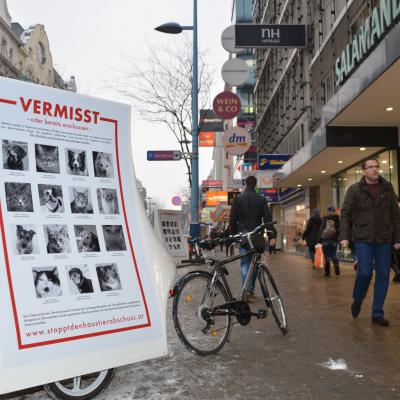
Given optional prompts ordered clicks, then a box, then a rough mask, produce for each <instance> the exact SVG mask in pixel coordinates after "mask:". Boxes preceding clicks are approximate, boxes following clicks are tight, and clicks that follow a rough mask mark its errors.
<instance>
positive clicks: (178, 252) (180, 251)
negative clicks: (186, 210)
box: [160, 214, 186, 257]
mask: <svg viewBox="0 0 400 400" xmlns="http://www.w3.org/2000/svg"><path fill="white" fill-rule="evenodd" d="M160 218H161V228H162V233H163V236H164V241H165V247H166V248H167V250H168V252H169V253H170V254H171V255H172V256H176V257H184V256H185V255H186V253H185V249H184V247H183V243H182V237H181V233H180V229H179V222H178V218H177V217H176V216H174V215H164V214H161V215H160Z"/></svg>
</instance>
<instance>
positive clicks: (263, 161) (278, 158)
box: [258, 154, 292, 169]
mask: <svg viewBox="0 0 400 400" xmlns="http://www.w3.org/2000/svg"><path fill="white" fill-rule="evenodd" d="M291 158H292V155H291V154H259V155H258V168H259V169H281V168H282V167H283V166H284V165H285V164H286V162H287V161H288V160H290V159H291Z"/></svg>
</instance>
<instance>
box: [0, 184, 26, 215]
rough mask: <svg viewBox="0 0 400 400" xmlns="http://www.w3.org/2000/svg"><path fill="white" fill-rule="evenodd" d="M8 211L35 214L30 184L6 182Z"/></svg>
mask: <svg viewBox="0 0 400 400" xmlns="http://www.w3.org/2000/svg"><path fill="white" fill-rule="evenodd" d="M4 186H5V189H6V202H7V210H8V211H22V212H33V201H32V189H31V184H30V183H17V182H5V183H4Z"/></svg>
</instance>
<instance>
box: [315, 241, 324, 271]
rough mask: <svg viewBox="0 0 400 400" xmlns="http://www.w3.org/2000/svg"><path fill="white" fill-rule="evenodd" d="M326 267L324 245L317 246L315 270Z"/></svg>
mask: <svg viewBox="0 0 400 400" xmlns="http://www.w3.org/2000/svg"><path fill="white" fill-rule="evenodd" d="M324 267H325V256H324V252H323V251H322V244H316V245H315V256H314V269H318V268H324Z"/></svg>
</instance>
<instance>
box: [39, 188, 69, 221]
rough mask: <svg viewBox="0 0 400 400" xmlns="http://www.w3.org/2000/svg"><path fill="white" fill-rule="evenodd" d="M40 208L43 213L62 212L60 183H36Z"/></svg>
mask: <svg viewBox="0 0 400 400" xmlns="http://www.w3.org/2000/svg"><path fill="white" fill-rule="evenodd" d="M38 189H39V202H40V209H41V211H42V212H43V213H50V214H57V213H63V212H64V211H65V208H64V199H63V192H62V187H61V185H42V184H39V185H38Z"/></svg>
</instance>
